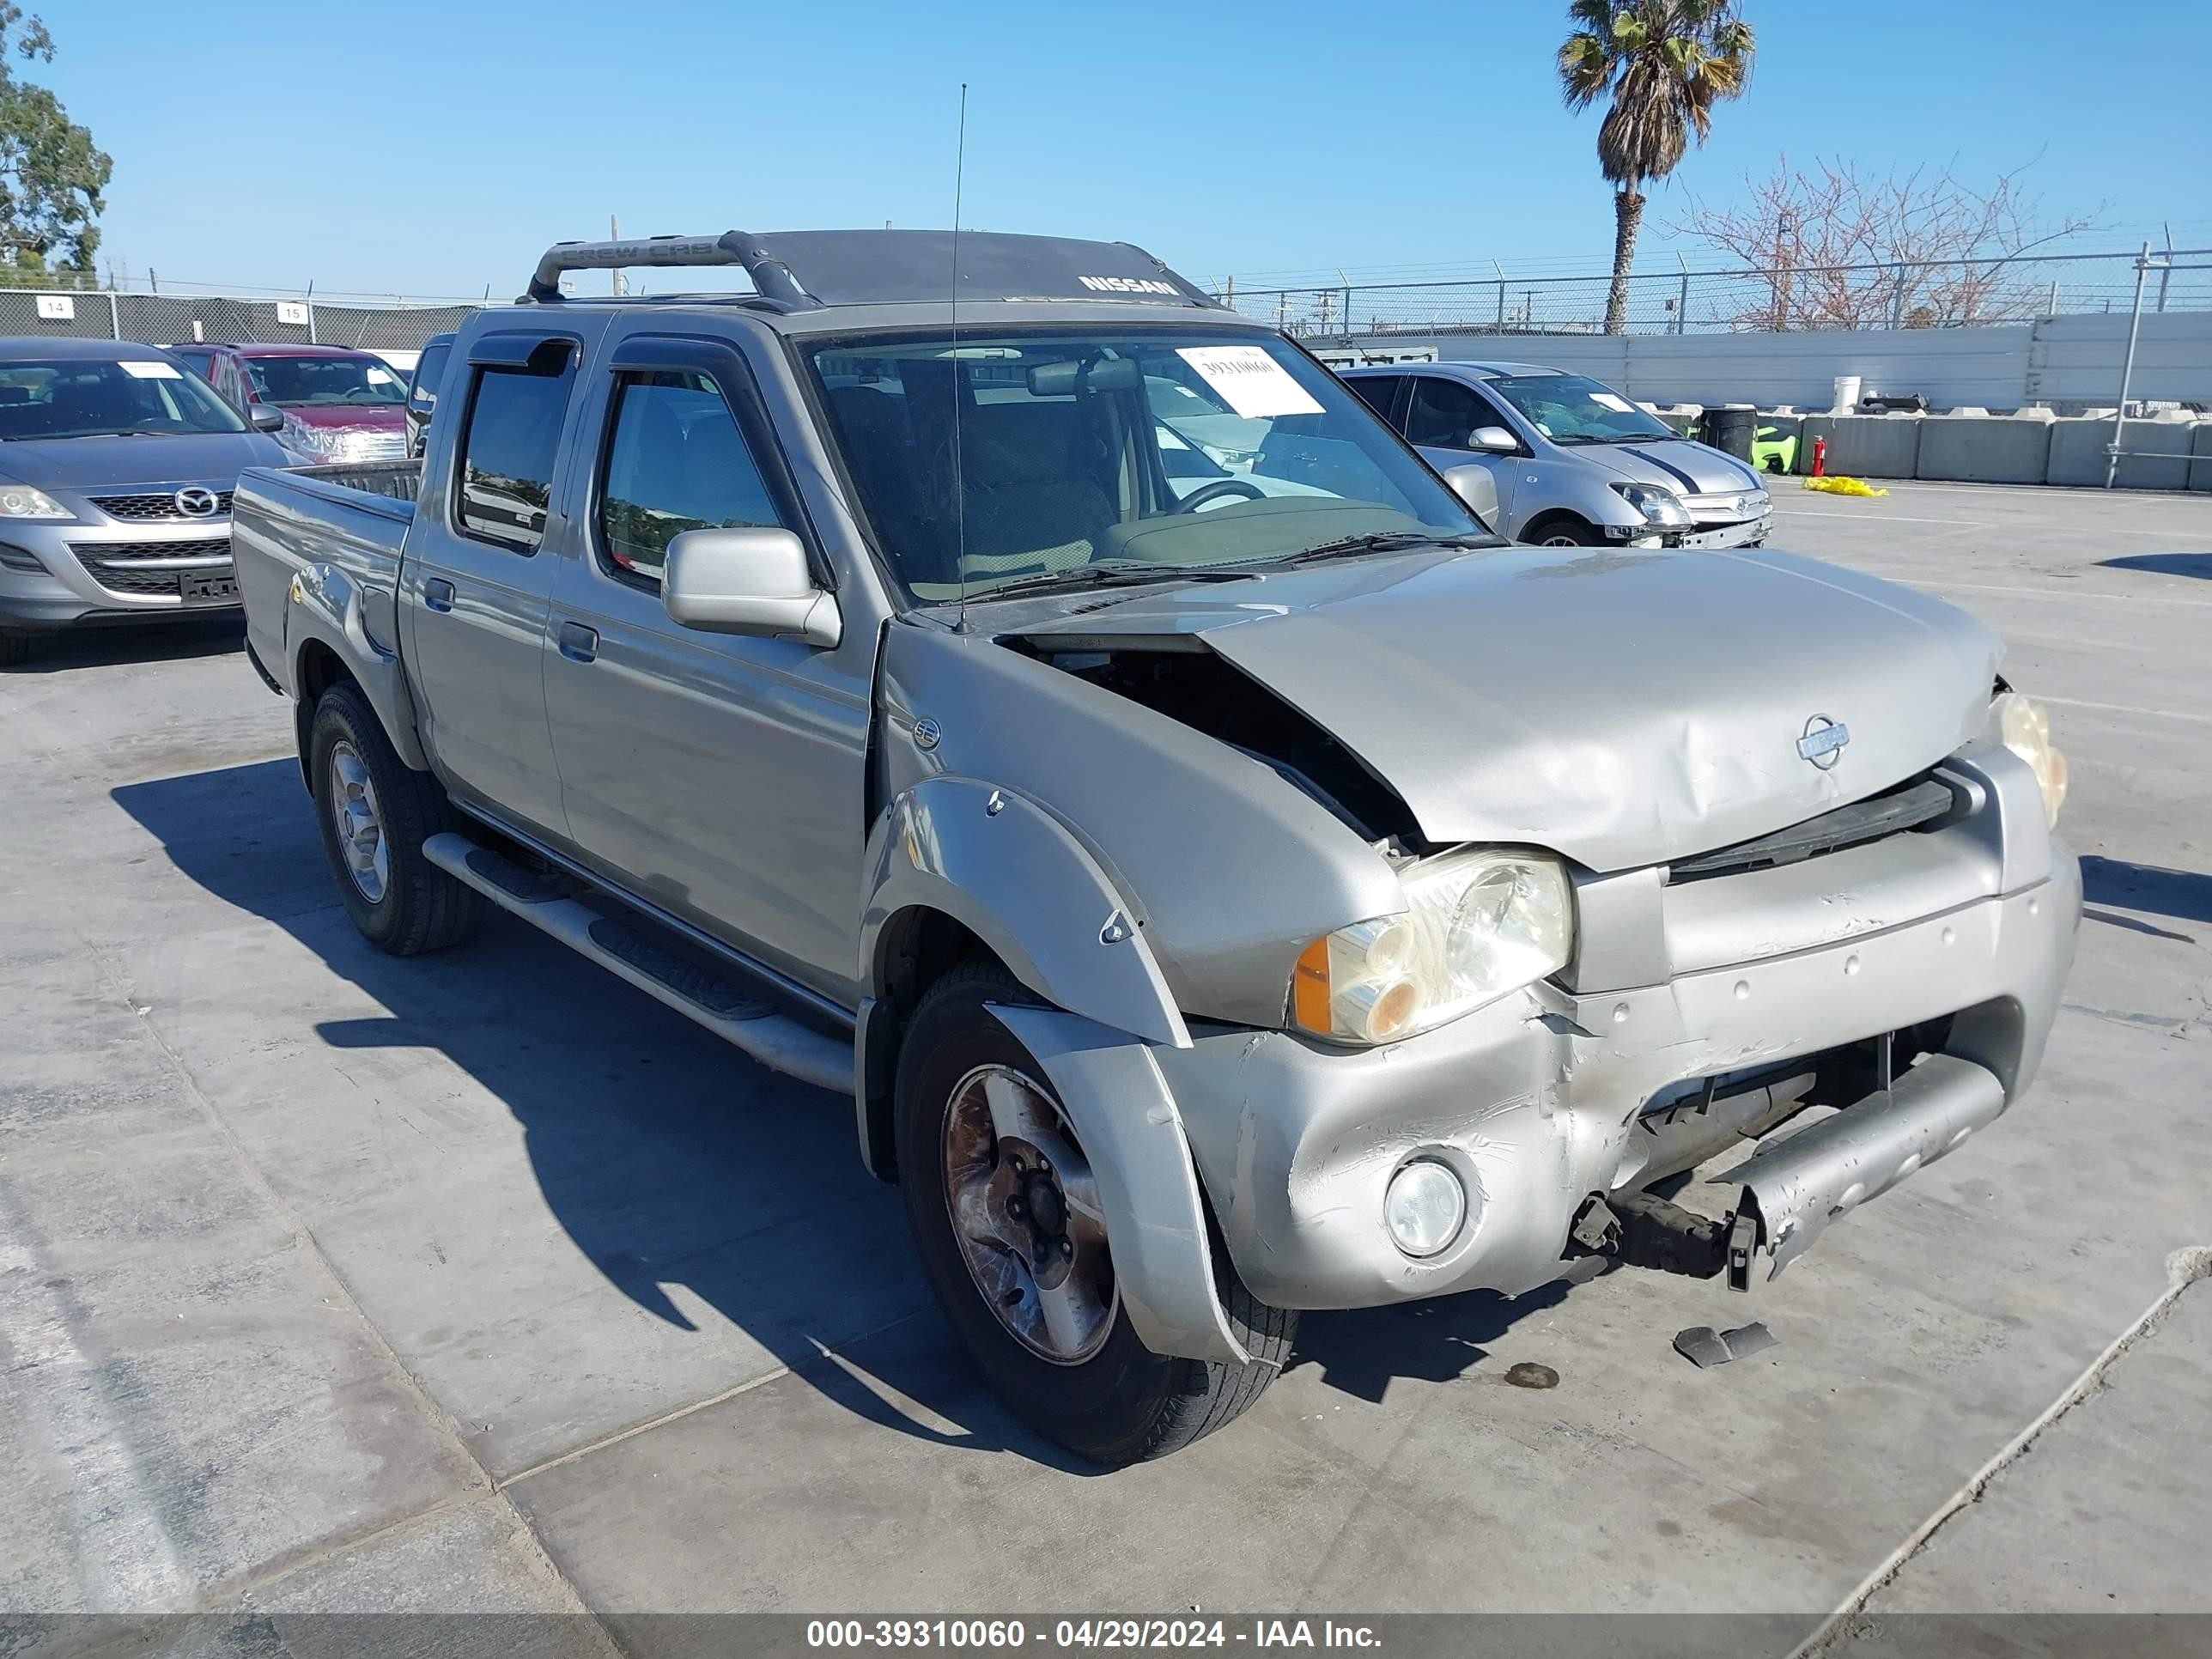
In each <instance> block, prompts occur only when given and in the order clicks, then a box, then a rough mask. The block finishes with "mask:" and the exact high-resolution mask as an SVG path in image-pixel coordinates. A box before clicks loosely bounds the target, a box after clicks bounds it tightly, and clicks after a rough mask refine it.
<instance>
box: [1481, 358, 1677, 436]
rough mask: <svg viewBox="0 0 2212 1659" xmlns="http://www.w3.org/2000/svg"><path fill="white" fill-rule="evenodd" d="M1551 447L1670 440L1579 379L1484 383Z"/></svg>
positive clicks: (1522, 377) (1608, 391)
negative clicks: (1551, 444) (1647, 439)
mask: <svg viewBox="0 0 2212 1659" xmlns="http://www.w3.org/2000/svg"><path fill="white" fill-rule="evenodd" d="M1482 385H1483V390H1484V391H1486V392H1496V393H1497V394H1498V396H1499V397H1501V398H1504V399H1505V401H1506V402H1507V403H1509V404H1512V405H1513V407H1514V408H1516V409H1517V410H1520V411H1521V414H1522V417H1523V418H1524V419H1525V420H1527V421H1528V424H1529V425H1531V426H1533V427H1534V428H1536V430H1537V431H1539V432H1541V433H1542V434H1543V435H1545V436H1546V437H1547V438H1549V439H1550V440H1551V441H1553V443H1555V444H1606V443H1618V442H1620V441H1622V440H1623V439H1629V438H1671V437H1673V436H1674V433H1672V432H1670V431H1669V430H1668V428H1666V427H1664V426H1662V425H1661V424H1660V423H1659V422H1657V421H1656V420H1654V419H1652V417H1651V416H1649V415H1646V414H1645V413H1644V411H1643V410H1640V409H1638V407H1637V406H1636V405H1635V404H1632V403H1631V402H1629V401H1628V399H1627V398H1624V397H1622V396H1621V395H1620V393H1619V392H1615V391H1613V389H1612V388H1611V387H1610V386H1601V385H1600V384H1599V383H1598V382H1597V381H1595V380H1590V379H1589V378H1587V377H1586V376H1583V375H1581V374H1510V375H1502V376H1500V377H1498V379H1495V380H1485V381H1484V382H1483V383H1482Z"/></svg>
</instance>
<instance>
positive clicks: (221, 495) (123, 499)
mask: <svg viewBox="0 0 2212 1659" xmlns="http://www.w3.org/2000/svg"><path fill="white" fill-rule="evenodd" d="M230 495H231V492H230V491H228V489H218V490H216V492H215V511H214V512H213V513H186V512H185V511H184V510H183V509H181V508H180V507H178V505H177V496H176V492H175V491H174V490H164V491H161V492H160V493H159V494H155V493H152V492H149V493H146V494H143V495H94V496H93V497H92V502H93V505H94V506H95V507H99V508H100V511H102V512H103V513H106V514H107V516H108V517H109V518H111V519H125V520H137V521H142V522H143V521H147V520H156V519H182V520H185V521H187V522H191V521H192V520H202V519H220V518H223V517H225V516H227V515H228V513H229V512H230Z"/></svg>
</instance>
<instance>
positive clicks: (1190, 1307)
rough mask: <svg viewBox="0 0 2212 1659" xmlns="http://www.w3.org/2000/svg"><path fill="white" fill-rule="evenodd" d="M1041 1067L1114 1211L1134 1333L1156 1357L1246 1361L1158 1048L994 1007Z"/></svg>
mask: <svg viewBox="0 0 2212 1659" xmlns="http://www.w3.org/2000/svg"><path fill="white" fill-rule="evenodd" d="M991 1012H993V1013H994V1014H995V1015H997V1016H998V1018H999V1021H1000V1024H1003V1025H1004V1026H1006V1029H1007V1030H1009V1031H1012V1033H1013V1034H1014V1036H1015V1038H1016V1039H1017V1040H1018V1042H1020V1043H1021V1045H1022V1046H1023V1047H1024V1048H1027V1049H1028V1050H1029V1051H1030V1054H1033V1055H1035V1056H1036V1062H1037V1064H1038V1065H1039V1066H1042V1067H1043V1068H1044V1073H1045V1076H1046V1077H1047V1078H1048V1079H1051V1082H1052V1086H1053V1091H1054V1093H1055V1094H1057V1095H1058V1096H1059V1097H1060V1105H1061V1107H1062V1108H1063V1109H1065V1110H1066V1113H1067V1118H1068V1121H1069V1123H1070V1124H1071V1125H1072V1126H1073V1127H1074V1130H1075V1136H1076V1139H1078V1140H1079V1141H1081V1142H1082V1144H1083V1152H1084V1157H1085V1158H1086V1159H1087V1160H1088V1161H1089V1163H1090V1164H1091V1173H1092V1175H1093V1176H1094V1177H1095V1178H1096V1179H1097V1183H1098V1201H1099V1204H1100V1206H1101V1207H1102V1208H1103V1209H1104V1211H1105V1212H1106V1237H1107V1239H1108V1241H1109V1243H1110V1245H1111V1247H1112V1249H1113V1251H1114V1278H1115V1283H1116V1284H1117V1285H1119V1286H1120V1287H1121V1306H1122V1308H1123V1310H1125V1311H1126V1312H1127V1314H1128V1316H1129V1324H1130V1327H1131V1328H1132V1329H1133V1330H1134V1331H1135V1332H1136V1333H1137V1336H1138V1339H1139V1340H1141V1341H1142V1342H1143V1343H1144V1345H1145V1346H1146V1347H1147V1348H1150V1349H1151V1350H1152V1352H1154V1353H1159V1354H1175V1355H1178V1356H1181V1357H1182V1358H1189V1359H1209V1360H1217V1361H1220V1362H1222V1363H1224V1364H1243V1363H1244V1362H1245V1361H1246V1360H1247V1359H1249V1358H1250V1355H1249V1353H1248V1352H1246V1350H1245V1348H1244V1346H1243V1344H1242V1343H1240V1342H1239V1341H1238V1340H1237V1335H1236V1333H1235V1332H1234V1331H1233V1330H1231V1328H1230V1325H1229V1320H1228V1316H1227V1315H1226V1314H1225V1312H1224V1311H1223V1310H1222V1306H1221V1298H1220V1297H1219V1295H1218V1293H1217V1292H1216V1291H1215V1289H1214V1284H1213V1251H1212V1244H1211V1242H1210V1240H1209V1239H1208V1238H1207V1236H1206V1206H1205V1201H1204V1200H1202V1199H1200V1196H1199V1191H1198V1175H1197V1172H1196V1171H1195V1170H1194V1169H1193V1168H1192V1167H1191V1161H1190V1147H1189V1145H1188V1142H1187V1141H1185V1139H1183V1131H1182V1117H1181V1115H1179V1114H1178V1113H1177V1112H1176V1103H1175V1097H1173V1096H1171V1095H1170V1094H1169V1092H1168V1088H1167V1085H1166V1083H1165V1082H1164V1080H1163V1079H1161V1077H1160V1068H1159V1066H1158V1064H1157V1063H1156V1062H1155V1061H1154V1060H1153V1058H1152V1050H1151V1049H1150V1048H1147V1047H1146V1045H1145V1044H1143V1043H1141V1042H1132V1041H1131V1040H1130V1039H1129V1038H1128V1037H1127V1036H1124V1035H1123V1034H1122V1033H1121V1032H1119V1031H1113V1030H1107V1029H1106V1028H1105V1027H1104V1026H1103V1025H1100V1024H1097V1022H1096V1021H1093V1020H1088V1019H1084V1018H1080V1017H1079V1016H1077V1015H1074V1014H1063V1013H1060V1012H1057V1011H1056V1010H1054V1009H1050V1008H1018V1007H1011V1006H1005V1005H1002V1004H998V1003H994V1004H992V1005H991Z"/></svg>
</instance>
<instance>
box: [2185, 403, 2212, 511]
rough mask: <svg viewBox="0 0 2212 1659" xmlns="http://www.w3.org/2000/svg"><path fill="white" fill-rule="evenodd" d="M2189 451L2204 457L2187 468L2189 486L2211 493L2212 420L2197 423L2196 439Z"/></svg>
mask: <svg viewBox="0 0 2212 1659" xmlns="http://www.w3.org/2000/svg"><path fill="white" fill-rule="evenodd" d="M2191 453H2193V454H2197V455H2201V456H2203V457H2204V459H2203V460H2200V461H2198V462H2197V465H2194V466H2192V467H2191V468H2190V469H2189V487H2190V488H2191V489H2196V490H2202V491H2205V492H2207V493H2212V421H2199V422H2197V440H2196V443H2195V445H2194V446H2193V447H2192V449H2191Z"/></svg>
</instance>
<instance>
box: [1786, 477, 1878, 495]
mask: <svg viewBox="0 0 2212 1659" xmlns="http://www.w3.org/2000/svg"><path fill="white" fill-rule="evenodd" d="M1805 488H1806V489H1819V490H1823V491H1825V492H1826V493H1827V494H1828V495H1888V494H1889V492H1888V491H1887V489H1875V487H1874V486H1873V485H1872V484H1870V483H1860V482H1859V480H1857V478H1839V477H1833V476H1831V477H1826V478H1808V479H1806V480H1805Z"/></svg>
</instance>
